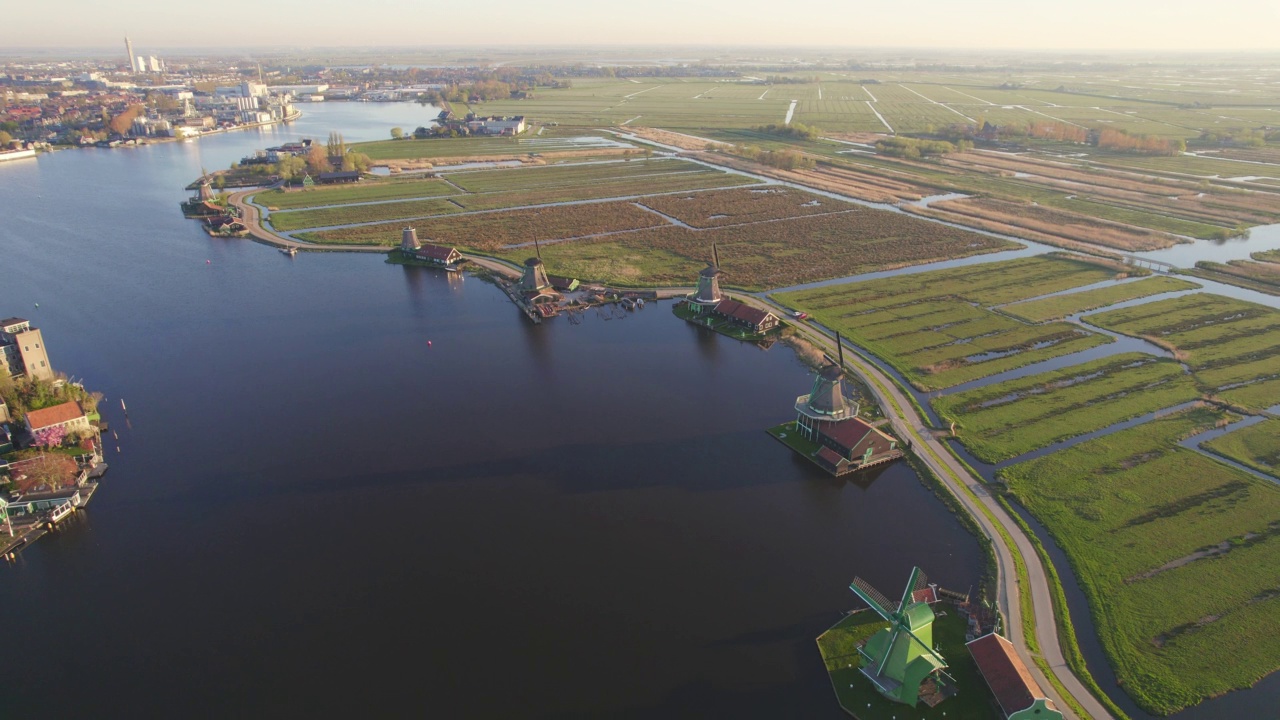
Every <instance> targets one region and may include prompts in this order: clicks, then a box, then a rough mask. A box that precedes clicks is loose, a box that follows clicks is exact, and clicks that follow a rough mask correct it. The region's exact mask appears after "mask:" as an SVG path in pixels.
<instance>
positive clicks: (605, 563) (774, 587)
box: [0, 104, 980, 718]
mask: <svg viewBox="0 0 1280 720" xmlns="http://www.w3.org/2000/svg"><path fill="white" fill-rule="evenodd" d="M304 111H306V112H307V113H308V114H307V116H306V117H305V118H304V120H303V121H300V122H299V123H298V124H295V125H294V126H293V127H291V128H288V129H278V130H276V131H272V132H264V133H254V134H248V133H244V134H229V135H224V136H221V137H216V138H209V139H206V140H204V141H201V142H199V143H183V144H166V145H156V146H150V147H145V148H137V149H127V150H125V149H121V150H113V151H107V150H86V151H65V152H59V153H55V154H53V155H51V156H45V157H41V158H40V159H39V160H36V161H27V162H23V163H12V164H10V165H8V166H4V167H0V218H3V222H0V258H3V259H2V260H0V263H3V270H4V272H3V278H4V279H3V285H0V315H11V314H12V315H21V316H25V317H28V318H30V319H32V320H33V321H34V322H35V324H37V325H38V326H40V327H41V328H43V329H44V332H45V336H46V339H47V342H48V344H49V346H50V353H51V357H52V358H53V359H54V362H55V364H56V366H57V367H58V368H59V369H61V370H63V371H65V372H68V373H70V374H72V375H74V376H76V377H77V378H84V380H85V382H86V383H87V384H88V385H89V386H90V387H92V388H95V389H99V390H102V391H103V392H105V393H106V394H107V395H108V398H109V399H108V401H107V402H106V403H105V417H106V419H107V420H109V421H110V423H111V425H112V427H113V428H114V429H115V430H116V431H117V432H118V433H119V436H120V439H119V442H118V447H119V450H118V451H117V449H116V443H115V442H114V441H110V442H108V458H107V459H108V461H109V462H110V464H111V468H112V469H111V471H110V472H109V473H108V475H107V478H106V480H105V481H104V485H103V487H102V491H101V492H100V493H99V494H98V496H97V497H96V498H95V500H94V502H93V505H92V506H91V507H90V508H89V511H88V512H87V513H82V514H80V515H78V516H77V518H76V520H75V521H74V522H72V523H71V524H70V525H69V526H68V527H66V528H65V529H63V530H60V531H59V532H58V533H56V534H54V535H53V536H51V537H47V538H45V539H43V540H41V541H40V542H39V543H37V544H36V545H35V546H33V547H32V548H30V549H28V550H27V551H26V552H24V553H23V554H22V555H21V556H20V557H19V559H18V560H17V561H16V563H14V564H13V565H12V566H10V567H5V568H0V607H3V608H4V609H5V620H6V647H8V648H10V649H11V653H10V655H9V660H10V661H9V662H8V663H7V668H6V683H5V685H4V687H5V690H6V692H5V701H4V708H5V710H4V713H3V714H4V715H5V716H12V717H52V718H73V717H175V716H190V715H196V716H200V715H208V716H218V717H227V716H255V717H256V716H264V715H275V716H295V715H301V714H304V713H310V714H314V715H316V716H326V717H328V716H333V715H338V714H343V715H357V716H360V717H367V716H385V715H393V716H404V715H413V716H424V715H427V716H435V717H491V716H496V715H499V714H505V715H508V716H515V717H600V716H609V717H645V718H648V717H663V718H666V717H708V716H729V715H738V716H743V717H830V718H836V717H840V716H841V713H840V711H839V710H838V708H837V707H836V706H835V703H834V701H833V700H832V698H831V694H830V689H829V685H828V682H827V679H826V675H825V673H824V672H823V670H822V666H821V662H820V660H819V657H818V654H817V651H816V648H815V647H814V644H813V638H814V637H815V636H816V635H817V634H818V633H819V632H820V631H821V630H822V629H824V628H825V627H827V626H828V625H830V624H831V623H833V622H834V621H835V620H836V619H838V617H839V615H840V612H841V611H842V610H845V609H848V608H851V607H853V606H854V604H855V600H854V598H853V596H852V594H851V593H850V592H849V591H848V590H847V585H848V582H849V581H850V580H851V579H852V577H853V576H854V575H855V574H859V575H863V576H864V577H867V578H868V579H869V580H871V581H872V582H873V583H874V584H876V585H877V586H879V587H880V588H881V589H882V590H883V591H885V592H887V593H890V594H892V593H894V592H896V591H897V590H898V588H899V584H900V583H901V582H903V581H904V579H905V577H906V574H907V572H908V571H909V570H910V567H911V565H913V564H920V565H922V566H923V567H924V568H925V570H926V571H927V572H928V573H929V574H930V576H931V577H932V578H934V579H936V580H937V581H939V582H941V583H943V584H944V585H947V586H951V587H955V588H958V589H961V590H963V589H965V588H967V587H969V585H970V583H972V582H974V581H975V580H976V575H977V572H978V570H979V562H980V558H979V551H978V547H977V544H976V543H975V541H974V540H973V539H972V538H971V537H969V536H968V535H967V534H966V533H965V532H964V531H963V530H962V529H961V528H960V527H959V526H958V524H957V523H956V522H955V520H954V518H953V517H952V516H951V515H950V514H949V513H947V512H946V511H945V509H943V508H942V507H941V505H940V504H939V503H938V502H936V501H935V500H934V499H933V497H932V496H931V495H930V493H929V492H928V491H927V490H926V489H924V488H923V487H922V486H921V484H920V483H919V482H918V480H917V478H916V477H915V476H914V474H913V473H912V472H911V471H910V470H909V469H908V468H907V467H906V466H905V465H902V464H898V465H894V466H891V467H889V468H887V469H885V470H883V471H882V472H880V473H879V474H878V475H876V476H873V477H870V478H864V479H862V480H860V481H858V482H847V481H843V480H840V481H837V480H834V479H832V478H830V477H827V476H826V475H825V474H824V473H821V472H820V471H817V470H816V469H814V468H812V467H811V466H809V465H807V464H806V463H804V462H803V461H801V460H798V459H797V458H795V457H793V456H792V455H791V453H790V452H789V451H787V450H786V449H785V448H783V447H782V446H781V445H779V444H777V443H776V442H774V441H772V440H771V439H769V438H768V437H767V436H766V435H765V434H764V432H763V429H764V428H765V427H767V426H769V425H772V424H775V423H777V422H780V421H782V420H786V419H788V418H789V416H790V407H791V404H792V403H793V402H794V399H795V396H796V395H797V394H799V393H801V392H803V391H804V390H805V389H806V388H807V387H808V383H809V380H808V375H807V373H806V371H805V370H804V368H802V367H801V366H800V365H799V364H798V363H797V362H796V360H795V358H794V357H793V355H792V354H791V353H790V352H789V351H788V350H786V349H785V348H783V347H781V346H778V347H775V348H774V349H772V350H770V351H768V352H765V351H761V350H759V349H757V348H755V347H752V346H748V345H743V344H739V343H737V342H733V341H730V340H727V339H725V338H721V337H718V336H714V335H712V336H709V337H708V336H703V335H700V334H699V332H698V331H697V330H696V329H694V328H691V327H689V326H687V325H685V324H684V323H681V322H679V321H678V320H676V319H675V318H674V317H673V316H672V315H671V314H670V311H669V306H667V305H665V304H663V305H657V306H652V305H651V306H650V307H649V308H647V309H645V310H644V311H642V312H638V313H635V314H633V315H630V316H628V317H627V318H626V319H620V320H613V321H609V322H605V321H603V320H600V319H597V318H596V317H594V316H593V315H590V314H588V315H587V320H586V322H584V323H583V324H582V325H579V326H574V325H570V324H568V323H567V322H561V321H557V322H553V323H550V324H547V325H544V326H538V327H535V326H531V325H529V324H527V322H526V321H525V320H524V319H523V318H522V316H520V315H519V314H518V313H517V312H516V310H515V309H514V308H513V307H512V306H511V305H510V303H509V302H508V301H507V300H506V299H505V297H503V296H502V295H501V293H499V292H498V291H497V290H495V289H494V288H492V287H491V286H488V285H486V284H484V283H482V282H479V281H477V280H476V279H474V278H468V279H458V278H451V277H448V276H444V275H441V274H438V273H435V272H433V271H430V270H424V269H417V268H403V267H397V266H390V265H386V264H384V263H383V261H382V259H381V258H380V257H367V256H354V255H352V256H345V255H307V254H304V255H301V256H299V257H297V258H293V259H290V258H287V257H285V256H283V255H281V254H280V253H279V252H277V251H275V250H273V249H270V248H268V247H265V246H262V245H257V244H253V243H251V242H247V241H242V240H230V241H228V240H220V239H212V238H209V237H207V236H205V235H204V234H203V233H202V232H201V231H200V230H199V228H198V226H197V225H196V224H195V223H194V222H190V221H184V220H183V219H182V218H181V217H180V214H179V212H178V207H177V203H178V201H179V200H180V199H182V197H183V196H184V192H183V191H182V190H181V187H182V185H184V184H185V183H186V182H187V181H189V180H190V179H192V178H193V177H194V176H195V175H196V174H197V173H198V169H199V167H200V165H201V164H202V163H203V164H205V165H207V166H209V167H211V168H213V167H224V166H225V165H227V164H228V163H229V162H230V161H232V160H234V159H237V158H239V157H240V156H242V155H244V154H246V153H247V152H248V151H250V150H252V149H254V148H257V147H262V146H264V145H267V144H275V143H277V142H281V141H283V140H284V139H287V138H291V137H297V136H299V135H302V134H306V135H309V136H311V137H317V138H323V137H324V135H325V134H326V133H327V132H328V130H330V129H341V130H343V131H344V132H345V133H346V137H347V139H348V140H349V141H353V140H359V139H371V138H380V137H384V136H386V134H387V131H388V130H389V128H390V127H392V126H395V125H399V126H402V127H406V128H412V127H416V126H417V125H418V124H423V121H424V120H425V119H427V118H429V117H431V116H433V115H434V111H432V110H430V109H427V110H423V109H421V108H418V107H417V106H416V105H411V104H399V105H385V106H380V105H372V106H361V107H357V106H349V105H348V106H344V105H337V104H335V105H329V106H320V105H317V106H307V107H305V108H304ZM357 112H360V113H365V114H363V115H360V116H358V117H357V116H355V115H348V114H349V113H357ZM36 303H39V308H36V307H35V304H36ZM428 343H430V344H428ZM122 397H123V398H124V399H125V400H126V401H127V403H128V406H129V410H130V417H129V418H127V419H126V418H125V417H124V415H123V413H121V411H120V404H119V400H120V398H122Z"/></svg>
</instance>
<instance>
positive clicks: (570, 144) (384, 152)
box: [350, 134, 633, 161]
mask: <svg viewBox="0 0 1280 720" xmlns="http://www.w3.org/2000/svg"><path fill="white" fill-rule="evenodd" d="M628 147H633V146H632V145H630V144H628V143H621V142H618V141H616V140H610V139H607V138H603V137H598V136H587V135H583V136H580V137H550V138H540V137H537V136H536V135H529V134H526V135H522V136H519V137H496V138H492V137H491V138H432V139H429V140H414V139H406V140H374V141H372V142H363V143H355V144H353V145H351V146H350V148H351V150H352V151H354V152H360V153H364V154H365V155H368V156H369V159H370V160H374V161H379V160H416V159H426V160H430V159H438V158H449V157H484V156H522V155H536V154H540V153H554V152H566V151H581V150H591V149H602V148H628Z"/></svg>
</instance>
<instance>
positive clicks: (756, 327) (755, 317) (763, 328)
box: [712, 298, 778, 333]
mask: <svg viewBox="0 0 1280 720" xmlns="http://www.w3.org/2000/svg"><path fill="white" fill-rule="evenodd" d="M712 312H713V313H715V314H716V315H719V316H720V317H722V318H724V319H726V320H728V321H729V322H731V323H734V324H736V325H741V326H743V327H745V328H748V329H750V330H751V331H752V332H756V333H764V332H768V331H770V330H772V329H774V328H776V327H778V317H777V316H776V315H774V314H773V313H771V312H768V311H765V310H760V309H758V308H753V307H751V306H750V305H744V304H743V303H740V302H738V301H737V300H730V299H728V298H725V299H724V300H721V301H720V302H719V303H717V304H716V306H715V308H714V309H713V310H712Z"/></svg>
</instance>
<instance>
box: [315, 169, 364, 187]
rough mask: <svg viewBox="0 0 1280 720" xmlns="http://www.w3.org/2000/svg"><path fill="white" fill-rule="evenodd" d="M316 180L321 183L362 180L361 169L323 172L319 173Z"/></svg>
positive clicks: (334, 183) (331, 183) (333, 183)
mask: <svg viewBox="0 0 1280 720" xmlns="http://www.w3.org/2000/svg"><path fill="white" fill-rule="evenodd" d="M316 182H318V183H320V184H321V185H337V184H341V183H353V182H360V171H359V170H342V171H338V172H322V173H320V174H319V175H316Z"/></svg>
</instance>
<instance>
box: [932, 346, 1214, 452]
mask: <svg viewBox="0 0 1280 720" xmlns="http://www.w3.org/2000/svg"><path fill="white" fill-rule="evenodd" d="M1198 396H1199V391H1198V390H1197V389H1196V386H1195V383H1194V382H1193V381H1192V379H1191V377H1190V375H1188V374H1187V373H1185V372H1184V371H1183V369H1182V366H1181V365H1180V364H1179V363H1177V362H1175V361H1173V360H1166V359H1162V358H1156V357H1153V356H1151V355H1144V354H1141V353H1124V354H1121V355H1113V356H1111V357H1106V358H1102V359H1099V360H1094V361H1092V362H1087V363H1084V364H1081V365H1073V366H1071V367H1068V368H1063V369H1062V370H1055V371H1053V372H1047V373H1040V374H1037V375H1032V376H1030V377H1025V378H1018V379H1016V380H1009V381H1006V382H1002V383H995V384H992V385H987V386H985V387H981V388H977V389H975V390H970V391H967V392H962V393H956V394H954V395H944V396H943V397H940V398H938V399H936V400H934V401H933V406H934V408H935V409H936V410H937V411H938V415H939V416H940V417H942V418H943V420H944V421H951V420H954V421H955V422H956V426H957V428H958V429H957V435H958V437H959V439H960V442H961V443H963V444H964V446H965V447H966V448H968V449H969V451H970V452H972V453H973V454H974V456H976V457H977V458H978V459H980V460H983V461H984V462H989V463H996V462H1000V461H1002V460H1007V459H1009V458H1012V457H1017V456H1019V455H1022V454H1024V453H1027V452H1031V451H1032V450H1037V449H1039V448H1043V447H1048V446H1049V445H1052V444H1053V443H1055V442H1059V441H1062V440H1066V439H1068V438H1072V437H1076V436H1078V435H1083V434H1085V433H1088V432H1092V431H1094V430H1101V429H1102V428H1104V427H1107V426H1109V425H1112V424H1115V423H1118V422H1122V421H1124V420H1128V419H1130V418H1135V417H1138V416H1140V415H1145V414H1147V413H1150V412H1154V411H1156V410H1160V409H1163V408H1167V407H1172V406H1174V405H1179V404H1181V403H1184V402H1187V401H1189V400H1194V399H1195V398H1196V397H1198Z"/></svg>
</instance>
